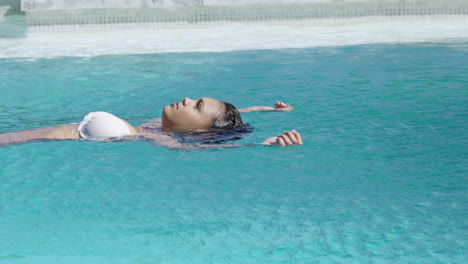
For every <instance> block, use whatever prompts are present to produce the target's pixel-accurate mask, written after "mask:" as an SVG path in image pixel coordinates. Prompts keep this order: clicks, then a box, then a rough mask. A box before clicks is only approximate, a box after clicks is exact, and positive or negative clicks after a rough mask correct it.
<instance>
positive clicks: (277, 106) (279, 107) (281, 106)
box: [239, 101, 294, 113]
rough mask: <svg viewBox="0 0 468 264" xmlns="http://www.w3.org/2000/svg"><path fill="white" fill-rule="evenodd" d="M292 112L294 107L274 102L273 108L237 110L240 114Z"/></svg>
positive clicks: (255, 107)
mask: <svg viewBox="0 0 468 264" xmlns="http://www.w3.org/2000/svg"><path fill="white" fill-rule="evenodd" d="M291 110H294V106H291V105H288V104H285V103H283V102H279V101H278V102H276V104H275V107H274V108H273V107H270V106H251V107H247V108H244V109H239V112H241V113H250V112H262V111H291Z"/></svg>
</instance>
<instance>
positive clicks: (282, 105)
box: [275, 101, 294, 111]
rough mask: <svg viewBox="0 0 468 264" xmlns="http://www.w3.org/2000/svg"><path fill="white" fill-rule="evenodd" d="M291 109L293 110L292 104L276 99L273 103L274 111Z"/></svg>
mask: <svg viewBox="0 0 468 264" xmlns="http://www.w3.org/2000/svg"><path fill="white" fill-rule="evenodd" d="M291 110H294V106H291V105H288V104H285V103H283V102H280V101H277V102H276V104H275V111H291Z"/></svg>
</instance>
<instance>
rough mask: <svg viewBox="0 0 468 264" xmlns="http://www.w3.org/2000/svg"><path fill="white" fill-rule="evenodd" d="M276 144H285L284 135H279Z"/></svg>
mask: <svg viewBox="0 0 468 264" xmlns="http://www.w3.org/2000/svg"><path fill="white" fill-rule="evenodd" d="M276 144H278V145H280V146H282V147H284V146H285V144H284V140H283V138H282V137H277V138H276Z"/></svg>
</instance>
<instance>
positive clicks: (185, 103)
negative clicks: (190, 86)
mask: <svg viewBox="0 0 468 264" xmlns="http://www.w3.org/2000/svg"><path fill="white" fill-rule="evenodd" d="M191 101H192V99H190V98H188V97H184V102H183V103H184V106H186V105H187V104H188V103H190V102H191Z"/></svg>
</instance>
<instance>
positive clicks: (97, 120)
mask: <svg viewBox="0 0 468 264" xmlns="http://www.w3.org/2000/svg"><path fill="white" fill-rule="evenodd" d="M293 109H294V107H292V106H290V105H287V104H284V103H281V102H277V103H276V105H275V108H273V107H267V106H253V107H249V108H245V109H240V110H237V109H236V108H235V107H234V106H233V105H231V104H229V103H226V102H221V101H218V100H216V99H212V98H206V97H202V98H200V99H198V100H192V99H190V98H188V97H185V98H184V100H183V101H182V102H177V103H172V104H171V105H168V106H166V107H164V109H163V112H162V118H157V119H154V120H151V121H149V122H147V123H144V124H141V125H139V126H136V127H134V126H132V125H130V124H129V123H128V122H127V121H125V120H123V119H120V118H118V117H116V116H114V115H112V114H109V113H106V112H92V113H89V114H88V115H87V116H85V117H84V119H83V121H82V122H81V123H79V124H68V125H60V126H54V127H47V128H41V129H34V130H26V131H19V132H10V133H4V134H0V146H1V145H9V144H15V143H24V142H27V141H32V140H39V139H52V140H72V139H83V138H85V139H99V140H106V139H107V140H109V139H115V138H124V139H128V140H136V139H144V140H150V141H152V142H153V143H155V144H157V145H161V146H166V147H169V148H177V149H187V148H190V147H187V146H186V145H184V144H182V143H180V142H179V141H178V140H176V139H175V138H174V137H172V136H170V134H169V133H166V132H171V131H201V130H207V129H232V128H237V127H242V126H243V125H244V124H243V122H242V118H241V116H240V113H247V112H254V111H289V110H293ZM262 144H264V145H279V146H286V145H302V139H301V135H300V134H299V133H298V132H297V131H295V130H292V131H288V132H284V133H283V134H281V135H279V136H277V137H271V138H268V139H266V140H265V141H263V142H262ZM210 147H236V145H213V144H209V145H200V144H197V145H195V146H192V147H191V148H210Z"/></svg>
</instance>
